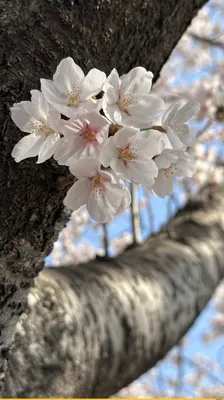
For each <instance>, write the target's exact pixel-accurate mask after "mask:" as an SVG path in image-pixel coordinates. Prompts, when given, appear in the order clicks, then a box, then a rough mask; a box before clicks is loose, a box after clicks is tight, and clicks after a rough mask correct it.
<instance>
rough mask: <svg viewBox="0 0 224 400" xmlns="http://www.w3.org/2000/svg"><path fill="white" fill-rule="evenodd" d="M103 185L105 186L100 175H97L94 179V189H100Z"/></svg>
mask: <svg viewBox="0 0 224 400" xmlns="http://www.w3.org/2000/svg"><path fill="white" fill-rule="evenodd" d="M102 186H103V185H102V182H101V179H100V176H99V175H97V176H96V177H95V178H94V179H93V189H99V188H101V187H102Z"/></svg>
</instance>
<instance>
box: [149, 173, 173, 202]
mask: <svg viewBox="0 0 224 400" xmlns="http://www.w3.org/2000/svg"><path fill="white" fill-rule="evenodd" d="M152 189H153V191H154V192H155V193H156V194H157V196H159V197H162V198H163V197H165V196H170V195H171V194H172V193H173V178H172V176H171V175H166V174H165V173H164V171H163V170H160V171H159V174H158V177H157V178H156V179H155V183H154V185H153V187H152Z"/></svg>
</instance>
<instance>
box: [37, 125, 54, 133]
mask: <svg viewBox="0 0 224 400" xmlns="http://www.w3.org/2000/svg"><path fill="white" fill-rule="evenodd" d="M39 131H40V132H42V133H44V134H45V135H52V134H53V133H55V132H54V131H53V129H51V128H49V126H47V125H42V126H41V127H40V128H39Z"/></svg>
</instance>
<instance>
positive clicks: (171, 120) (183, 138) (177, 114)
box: [162, 101, 200, 150]
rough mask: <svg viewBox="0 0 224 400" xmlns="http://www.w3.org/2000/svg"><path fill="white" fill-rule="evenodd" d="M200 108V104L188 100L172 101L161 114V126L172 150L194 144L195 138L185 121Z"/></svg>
mask: <svg viewBox="0 0 224 400" xmlns="http://www.w3.org/2000/svg"><path fill="white" fill-rule="evenodd" d="M199 110H200V104H199V103H198V102H196V101H194V102H193V101H189V102H187V103H186V104H183V102H182V101H180V102H178V103H173V104H172V105H171V106H170V107H169V108H168V109H167V110H166V111H165V113H164V114H163V117H162V127H163V129H164V130H165V131H166V133H167V136H168V138H169V140H170V143H171V145H172V147H173V149H174V150H181V149H186V148H187V147H191V146H194V144H195V143H196V139H195V137H194V136H193V134H192V133H191V131H190V129H189V127H188V125H187V124H186V122H187V121H188V120H190V119H191V118H193V117H194V116H195V115H196V114H197V112H198V111H199Z"/></svg>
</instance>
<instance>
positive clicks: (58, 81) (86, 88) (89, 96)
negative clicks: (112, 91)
mask: <svg viewBox="0 0 224 400" xmlns="http://www.w3.org/2000/svg"><path fill="white" fill-rule="evenodd" d="M105 79H106V75H105V73H104V72H102V71H100V70H98V69H96V68H93V69H91V70H90V71H89V72H88V74H87V75H86V76H85V75H84V72H83V71H82V69H81V68H80V67H79V66H78V65H77V64H76V63H75V62H74V60H73V59H72V58H71V57H67V58H64V59H63V60H62V61H61V62H60V64H59V65H58V67H57V69H56V72H55V74H54V76H53V81H52V80H49V79H41V90H42V92H43V93H44V95H45V97H46V99H47V100H48V101H49V103H50V104H52V106H53V107H55V108H56V109H57V110H58V111H60V113H61V114H63V115H66V116H67V117H69V118H74V119H76V118H78V117H79V116H80V115H83V114H85V113H88V112H92V111H93V110H95V109H97V107H98V101H96V100H94V99H93V97H94V96H96V95H97V94H98V93H100V92H101V90H102V86H103V83H104V81H105Z"/></svg>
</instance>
